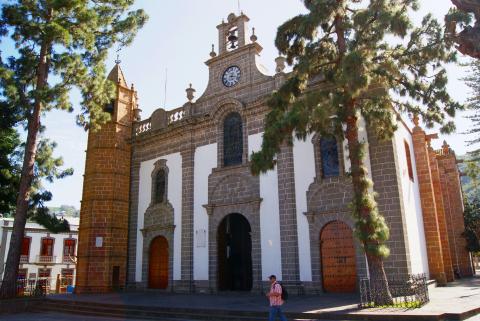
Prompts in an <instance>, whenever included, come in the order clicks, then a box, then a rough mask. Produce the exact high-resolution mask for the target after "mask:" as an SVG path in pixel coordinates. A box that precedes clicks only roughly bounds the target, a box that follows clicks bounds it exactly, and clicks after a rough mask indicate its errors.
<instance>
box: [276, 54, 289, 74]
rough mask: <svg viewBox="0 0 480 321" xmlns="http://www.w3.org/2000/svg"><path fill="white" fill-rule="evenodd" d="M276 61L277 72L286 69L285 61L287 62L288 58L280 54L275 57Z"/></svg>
mask: <svg viewBox="0 0 480 321" xmlns="http://www.w3.org/2000/svg"><path fill="white" fill-rule="evenodd" d="M275 62H276V63H277V67H276V68H275V71H276V72H277V73H281V72H283V71H284V70H285V63H286V62H287V59H286V58H285V57H282V56H279V57H277V58H275Z"/></svg>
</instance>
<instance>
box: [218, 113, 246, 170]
mask: <svg viewBox="0 0 480 321" xmlns="http://www.w3.org/2000/svg"><path fill="white" fill-rule="evenodd" d="M242 132H243V131H242V118H241V117H240V115H239V114H238V113H231V114H229V115H228V116H227V117H226V118H225V121H224V123H223V164H224V166H230V165H238V164H241V163H242V154H243V134H242Z"/></svg>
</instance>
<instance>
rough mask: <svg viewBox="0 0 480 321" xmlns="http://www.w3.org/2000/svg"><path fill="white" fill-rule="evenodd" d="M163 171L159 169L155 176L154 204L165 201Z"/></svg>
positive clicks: (164, 174)
mask: <svg viewBox="0 0 480 321" xmlns="http://www.w3.org/2000/svg"><path fill="white" fill-rule="evenodd" d="M165 176H166V173H165V170H164V169H163V168H162V169H159V170H158V172H157V175H156V176H155V203H163V202H164V201H165V184H166V177H165Z"/></svg>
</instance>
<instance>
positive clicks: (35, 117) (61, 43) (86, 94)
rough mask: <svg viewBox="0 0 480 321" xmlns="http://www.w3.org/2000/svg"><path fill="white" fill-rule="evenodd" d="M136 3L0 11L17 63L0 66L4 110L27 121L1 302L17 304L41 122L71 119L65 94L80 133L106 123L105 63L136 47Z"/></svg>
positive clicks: (26, 1)
mask: <svg viewBox="0 0 480 321" xmlns="http://www.w3.org/2000/svg"><path fill="white" fill-rule="evenodd" d="M133 2H134V0H102V1H94V0H22V1H21V0H16V1H9V2H7V3H4V4H3V5H2V15H1V17H0V39H3V38H5V37H8V36H10V37H11V39H12V40H13V42H14V43H15V46H16V49H17V52H16V55H15V56H13V57H10V58H9V59H10V61H12V64H10V65H13V66H15V68H9V67H8V66H5V65H4V66H2V70H1V71H0V73H1V74H6V73H10V74H13V76H12V77H13V78H15V79H16V83H14V84H8V85H7V87H6V88H2V91H3V92H5V93H7V101H6V103H7V104H10V105H14V104H16V105H17V106H18V107H19V108H21V109H22V110H23V111H24V112H23V115H24V116H25V117H26V122H27V125H26V133H27V138H26V143H25V150H24V153H23V164H22V169H21V175H20V181H19V190H18V194H17V195H18V197H17V201H16V211H15V221H14V225H13V231H12V236H11V241H10V250H9V253H8V257H7V262H6V267H5V274H4V278H3V282H2V287H1V290H0V297H2V298H9V297H13V296H15V282H16V276H17V271H18V264H19V260H20V250H21V244H22V239H23V234H24V229H25V223H26V219H27V215H28V209H29V200H30V197H29V195H30V194H31V193H32V183H33V180H34V177H35V173H34V171H35V166H34V164H35V159H36V154H37V151H38V146H39V132H40V130H41V124H40V121H41V117H42V115H45V114H46V113H47V112H48V111H50V110H52V109H61V110H66V111H73V106H72V103H71V102H70V99H69V93H70V90H71V89H72V88H73V87H76V88H78V89H79V90H80V92H81V94H82V101H81V106H82V110H81V112H80V113H79V114H78V116H77V122H78V124H79V125H82V126H84V127H85V128H90V129H92V130H95V129H97V128H98V127H99V126H100V125H101V124H102V123H105V122H106V121H108V120H109V114H108V113H106V112H104V111H103V106H104V105H105V104H107V103H108V102H109V101H110V100H111V98H113V96H114V84H112V83H111V82H109V81H107V79H106V76H105V59H106V57H107V53H108V49H110V48H111V47H112V46H114V45H119V46H125V45H128V44H130V43H131V42H132V41H133V38H134V36H135V34H136V32H137V30H138V29H139V28H140V27H142V26H143V24H144V23H145V21H146V15H145V13H144V12H143V11H142V10H137V11H128V10H129V9H130V7H131V6H132V5H133Z"/></svg>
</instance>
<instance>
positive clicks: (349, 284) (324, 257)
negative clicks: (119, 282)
mask: <svg viewBox="0 0 480 321" xmlns="http://www.w3.org/2000/svg"><path fill="white" fill-rule="evenodd" d="M320 255H321V267H322V283H323V290H324V291H325V292H338V293H349V292H355V290H356V286H357V269H356V257H355V245H354V242H353V231H352V229H351V228H350V227H349V226H348V225H347V224H346V223H344V222H342V221H338V220H337V221H332V222H330V223H328V224H327V225H325V226H324V227H323V229H322V231H321V232H320Z"/></svg>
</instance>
